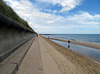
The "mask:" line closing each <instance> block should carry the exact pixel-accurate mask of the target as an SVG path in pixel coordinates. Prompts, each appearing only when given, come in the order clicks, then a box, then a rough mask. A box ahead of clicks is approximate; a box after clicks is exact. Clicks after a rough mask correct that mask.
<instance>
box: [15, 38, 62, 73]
mask: <svg viewBox="0 0 100 74" xmlns="http://www.w3.org/2000/svg"><path fill="white" fill-rule="evenodd" d="M47 45H48V44H47V43H46V42H45V41H44V40H43V39H42V38H41V37H39V38H36V39H35V40H34V42H33V44H32V46H31V47H30V49H29V51H28V52H27V54H26V56H25V58H24V60H23V62H22V64H21V65H20V67H19V70H18V71H17V73H16V74H62V72H61V71H60V69H59V67H58V65H57V64H56V62H55V61H54V59H53V57H52V56H51V54H50V53H49V51H48V48H47V47H46V46H47Z"/></svg>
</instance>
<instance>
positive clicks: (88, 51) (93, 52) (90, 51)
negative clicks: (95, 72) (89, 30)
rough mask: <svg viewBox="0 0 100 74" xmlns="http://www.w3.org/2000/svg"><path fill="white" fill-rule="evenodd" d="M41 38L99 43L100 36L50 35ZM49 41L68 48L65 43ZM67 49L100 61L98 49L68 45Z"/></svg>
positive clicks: (99, 50)
mask: <svg viewBox="0 0 100 74" xmlns="http://www.w3.org/2000/svg"><path fill="white" fill-rule="evenodd" d="M43 36H44V37H46V38H48V37H49V38H57V39H65V40H75V41H84V42H92V43H100V34H50V35H43ZM51 41H53V42H55V43H58V44H60V45H62V46H64V47H66V48H68V43H67V42H62V41H57V40H51ZM69 49H70V50H72V51H75V52H77V53H79V54H82V55H85V56H89V57H91V58H94V59H97V60H100V49H95V48H90V47H86V46H81V45H76V44H70V48H69Z"/></svg>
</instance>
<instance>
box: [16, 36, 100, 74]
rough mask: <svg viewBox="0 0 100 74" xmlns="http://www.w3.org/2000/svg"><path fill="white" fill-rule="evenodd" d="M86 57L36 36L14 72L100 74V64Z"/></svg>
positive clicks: (27, 73) (28, 73) (22, 73)
mask: <svg viewBox="0 0 100 74" xmlns="http://www.w3.org/2000/svg"><path fill="white" fill-rule="evenodd" d="M87 58H88V57H86V56H83V55H80V54H78V53H76V52H73V51H71V50H69V49H67V48H64V47H62V46H60V45H58V44H55V43H52V42H51V41H49V40H48V39H45V38H42V37H41V36H38V37H35V40H34V41H33V43H32V45H31V47H30V48H29V50H28V52H27V54H26V55H25V58H24V59H23V61H22V63H21V65H20V66H19V67H18V70H17V72H16V74H100V65H99V64H97V63H95V62H93V61H91V60H94V59H92V58H90V59H91V60H89V59H87Z"/></svg>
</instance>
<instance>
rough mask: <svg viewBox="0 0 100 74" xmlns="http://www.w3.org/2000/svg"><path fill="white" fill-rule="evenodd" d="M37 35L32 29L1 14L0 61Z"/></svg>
mask: <svg viewBox="0 0 100 74" xmlns="http://www.w3.org/2000/svg"><path fill="white" fill-rule="evenodd" d="M35 35H36V33H34V32H33V31H31V30H30V29H28V28H26V27H23V26H21V25H20V24H19V23H17V22H14V21H13V20H11V19H9V18H7V17H5V16H4V15H2V14H0V62H2V61H3V60H4V59H6V58H7V57H8V56H9V55H11V54H12V53H13V52H14V51H16V50H17V48H18V47H20V46H21V45H22V44H24V43H25V42H27V41H28V40H29V39H31V38H32V37H34V36H35Z"/></svg>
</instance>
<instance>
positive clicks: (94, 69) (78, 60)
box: [42, 37, 100, 74]
mask: <svg viewBox="0 0 100 74" xmlns="http://www.w3.org/2000/svg"><path fill="white" fill-rule="evenodd" d="M42 38H43V39H45V40H46V41H47V42H48V43H49V44H51V45H52V46H53V47H54V48H56V50H57V51H58V52H60V53H61V54H62V55H63V56H64V57H65V58H66V59H67V60H69V61H70V62H71V63H73V64H74V65H76V66H78V68H81V70H84V71H86V72H85V74H88V73H90V72H91V74H99V73H100V71H99V69H100V64H98V63H100V61H98V60H95V59H92V58H90V57H87V56H83V55H81V54H79V53H76V52H74V51H72V50H69V49H67V48H65V47H63V46H61V45H59V44H57V43H55V42H53V41H50V40H48V39H47V38H44V37H42ZM97 62H98V63H97ZM58 66H60V67H61V68H63V66H62V65H61V64H58Z"/></svg>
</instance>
